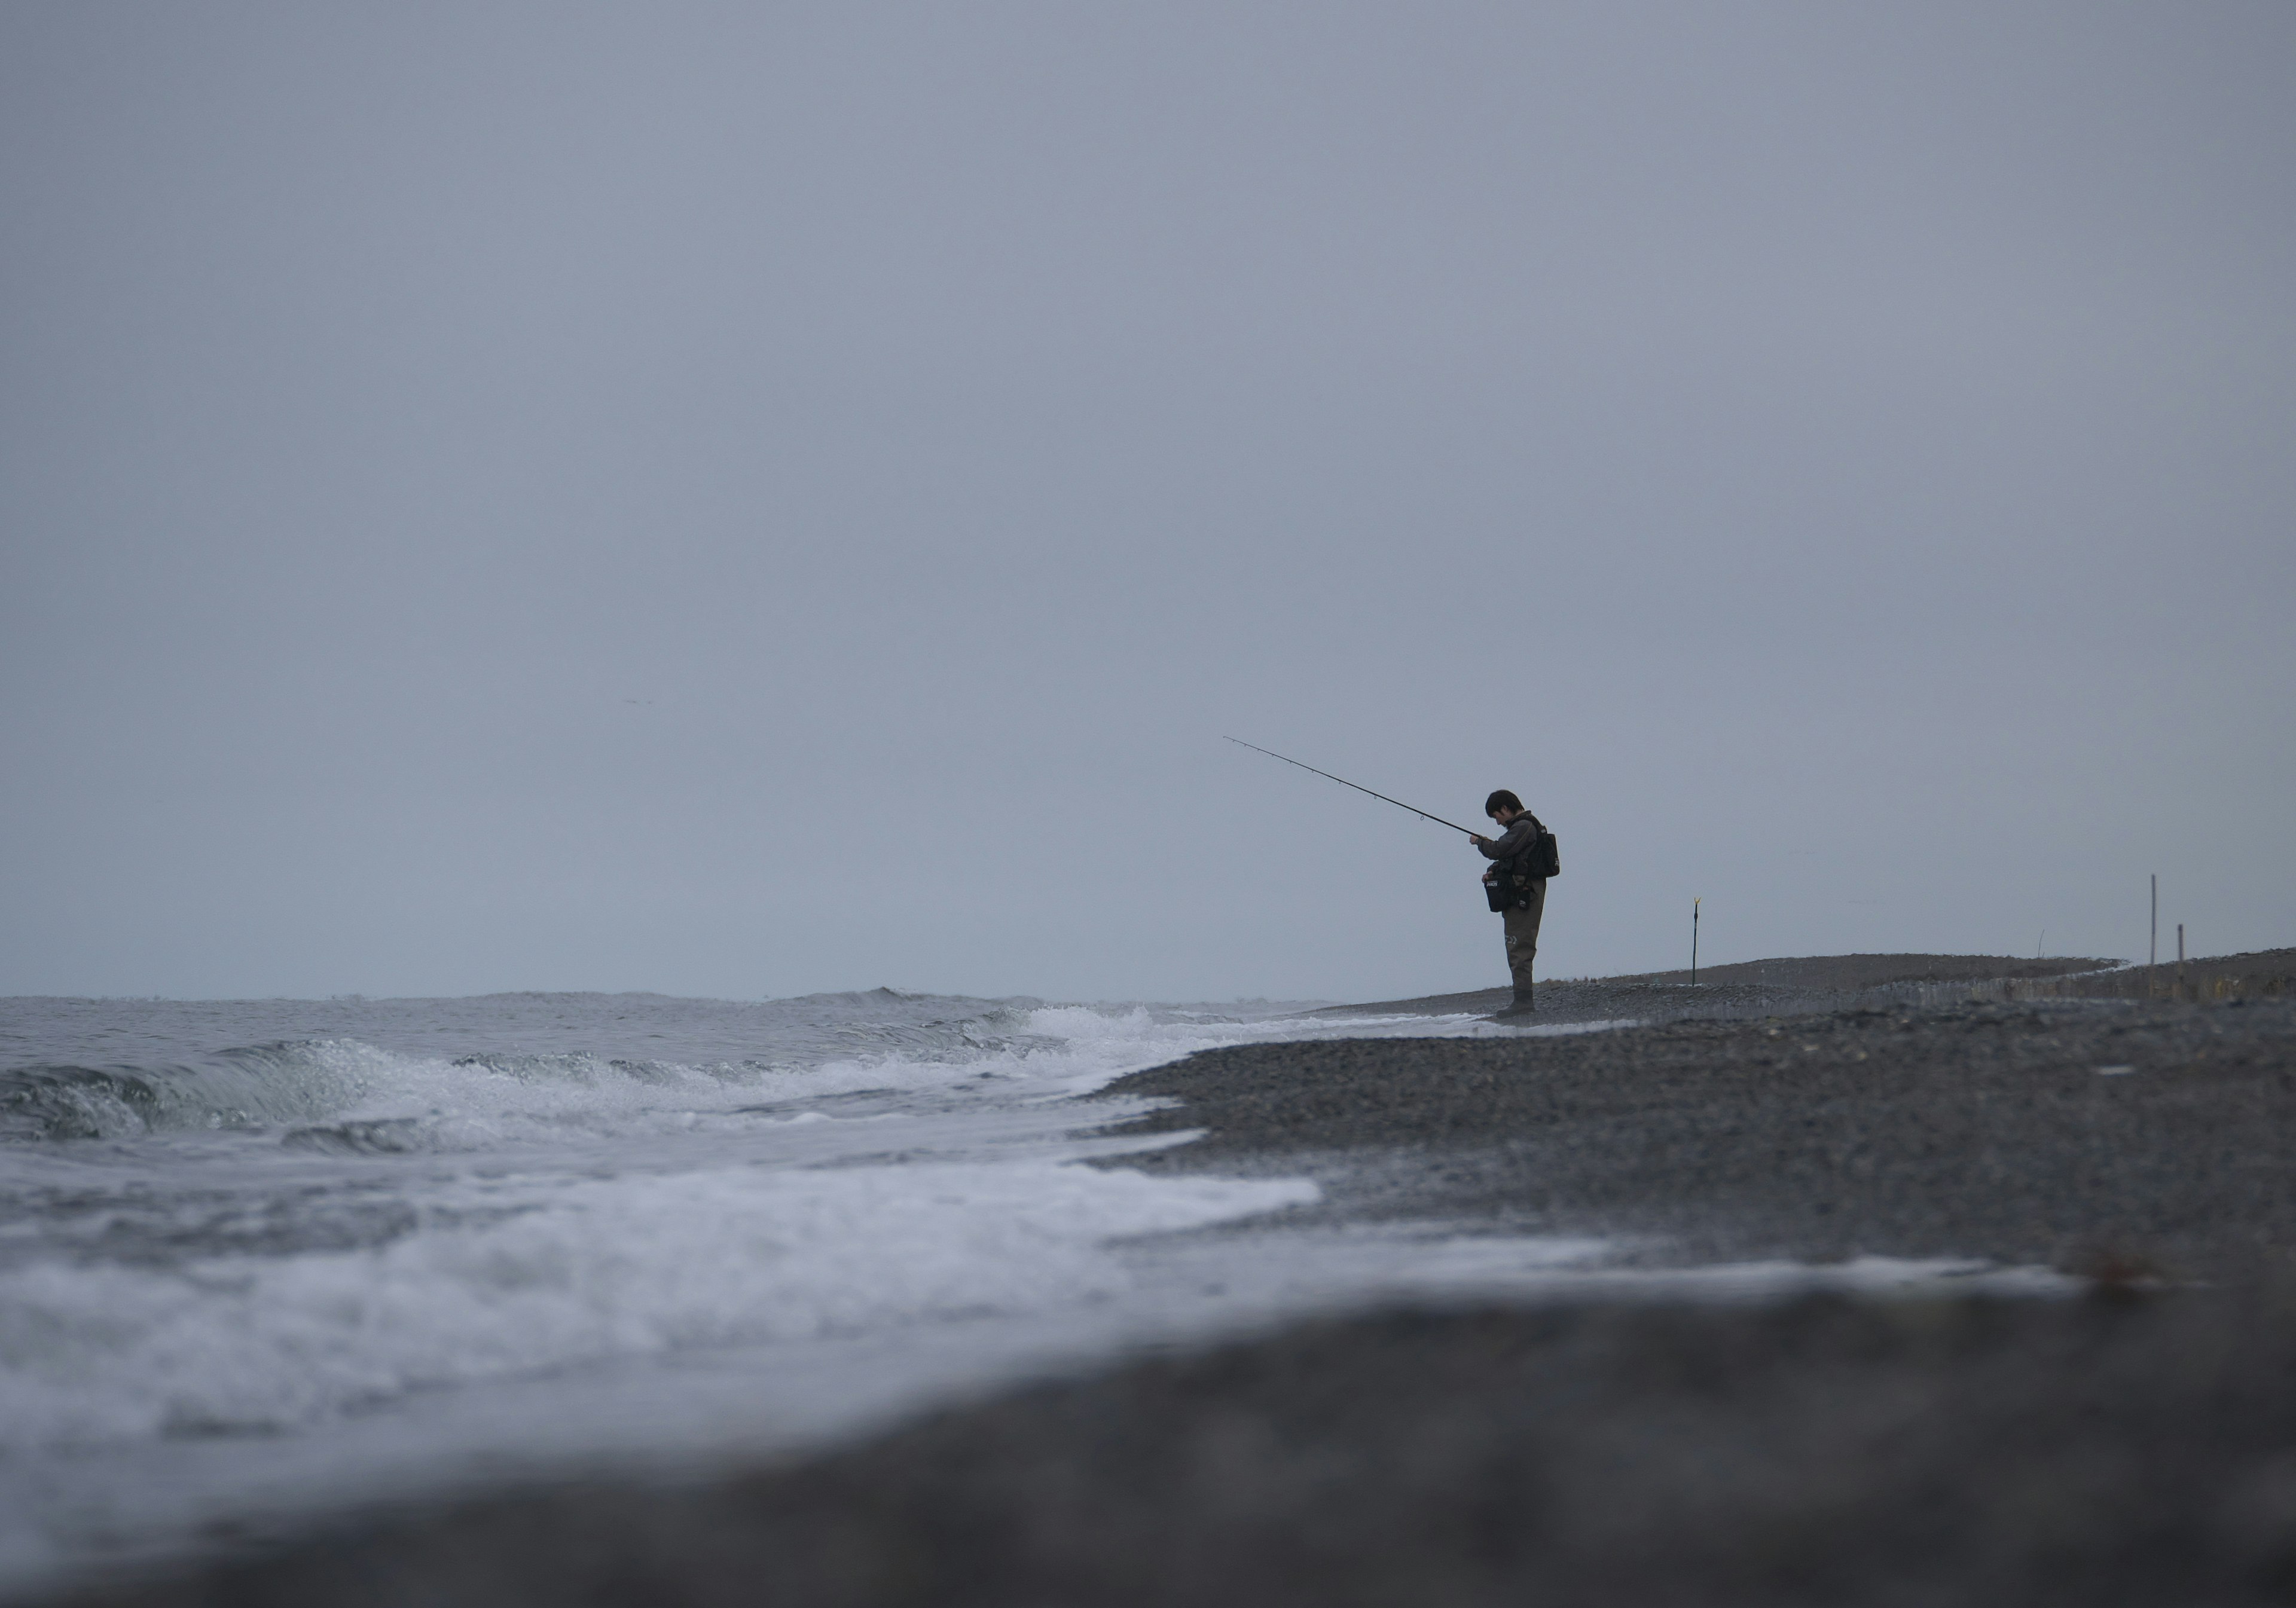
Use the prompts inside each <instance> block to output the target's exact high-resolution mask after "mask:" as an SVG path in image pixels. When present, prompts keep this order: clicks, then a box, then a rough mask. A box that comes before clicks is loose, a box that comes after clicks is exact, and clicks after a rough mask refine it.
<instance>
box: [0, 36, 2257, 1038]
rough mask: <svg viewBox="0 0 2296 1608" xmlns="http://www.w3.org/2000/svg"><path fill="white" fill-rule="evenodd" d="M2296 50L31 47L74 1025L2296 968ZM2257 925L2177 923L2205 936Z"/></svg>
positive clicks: (1817, 44) (466, 40)
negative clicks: (1284, 760)
mask: <svg viewBox="0 0 2296 1608" xmlns="http://www.w3.org/2000/svg"><path fill="white" fill-rule="evenodd" d="M2292 69H2296V8H2292V7H2291V6H2289V5H2287V4H2284V3H2281V0H2273V3H2271V4H2252V5H2241V4H2156V5H2128V4H2101V3H2095V0H2085V3H2082V4H2061V5H2057V4H2013V3H2010V4H2005V3H2003V0H1986V3H1984V4H1965V5H1955V4H1933V3H1928V0H1924V3H1923V4H1907V5H1903V6H1899V7H1897V8H1894V9H1887V8H1882V7H1877V6H1855V7H1848V6H1840V5H1833V4H1734V5H1728V6H1716V5H1703V4H1677V5H1634V4H1612V3H1609V0H1605V3H1604V4H1584V5H1577V4H1574V5H1539V4H1504V5H1491V6H1446V5H1413V6H1400V5H1382V6H1371V5H1348V4H1336V5H1335V4H1250V5H1238V4H1208V5H1185V4H1154V5H1140V6H1132V7H1117V6H1083V5H1054V4H1043V5H1011V4H950V5H922V4H920V5H914V6H906V7H880V6H873V5H863V4H839V5H834V6H823V7H818V8H811V7H808V8H784V7H772V6H761V5H734V4H726V5H676V4H668V5H665V4H646V5H644V6H638V5H626V6H620V7H585V6H577V5H566V4H550V5H541V4H532V5H488V4H468V3H466V0H456V3H455V4H407V3H406V0H392V3H391V4H372V5H365V6H348V5H329V6H312V5H304V4H276V5H240V4H189V5H175V4H143V5H118V4H29V3H23V4H14V5H11V6H8V7H7V8H5V10H4V11H0V220H4V222H0V228H4V230H5V242H6V245H5V252H4V257H0V410H4V414H0V543H4V546H0V560H4V569H0V755H4V765H0V811H4V841H0V909H4V911H5V915H4V927H0V992H77V993H142V992H161V993H170V994H179V995H244V994H271V993H281V994H328V993H335V992H352V991H358V992H366V993H369V994H382V993H414V992H444V993H462V992H481V991H488V990H495V989H521V988H596V989H622V988H647V989H658V990H662V991H666V992H681V993H714V994H725V995H734V996H755V995H760V994H786V993H794V992H806V991H810V990H816V989H830V988H848V987H867V986H873V985H875V984H881V983H886V984H894V985H895V986H898V987H903V988H912V989H926V990H938V991H956V992H972V993H1000V994H1001V993H1007V992H1031V993H1038V994H1045V995H1052V996H1061V997H1101V998H1115V997H1166V998H1173V997H1185V998H1226V997H1231V996H1235V995H1240V994H1241V995H1259V994H1267V995H1277V996H1287V997H1300V996H1316V997H1326V998H1329V997H1346V996H1353V997H1358V998H1360V997H1365V996H1375V995H1379V994H1383V993H1401V992H1417V991H1422V990H1431V989H1442V988H1459V987H1473V986H1484V985H1491V984H1499V983H1502V982H1503V981H1504V980H1505V968H1504V966H1503V964H1502V961H1501V956H1500V952H1499V951H1500V943H1499V935H1498V931H1497V925H1498V924H1497V918H1494V917H1492V916H1490V915H1489V914H1488V912H1486V911H1484V910H1482V908H1481V902H1480V897H1479V895H1478V893H1477V890H1476V886H1475V881H1474V878H1475V876H1476V874H1477V871H1478V869H1479V867H1480V862H1479V861H1476V860H1475V859H1474V858H1473V856H1472V852H1471V851H1470V850H1469V849H1467V848H1466V847H1465V846H1464V840H1462V839H1460V838H1458V837H1456V836H1455V835H1453V834H1450V833H1447V832H1445V831H1443V830H1442V829H1440V828H1436V827H1432V826H1428V825H1426V824H1424V823H1422V822H1419V821H1416V820H1414V819H1413V818H1411V817H1410V816H1407V815H1405V814H1403V813H1401V812H1398V811H1393V810H1390V809H1388V808H1387V807H1386V806H1384V805H1382V804H1375V803H1374V802H1372V801H1370V800H1368V799H1365V798H1362V797H1360V796H1357V795H1354V794H1349V793H1348V792H1346V791H1344V790H1343V789H1341V788H1334V787H1332V786H1331V785H1330V784H1328V783H1325V782H1321V781H1318V780H1316V779H1314V778H1312V777H1308V776H1306V775H1303V774H1301V773H1300V772H1299V771H1292V770H1289V769H1287V768H1285V767H1283V766H1280V765H1277V764H1276V763H1274V762H1273V761H1270V760H1267V759H1263V758H1260V757H1259V756H1258V755H1252V754H1250V753H1247V752H1245V751H1244V750H1242V749H1240V748H1237V747H1233V746H1231V745H1229V744H1226V743H1224V742H1222V741H1220V740H1219V739H1220V737H1221V735H1222V734H1223V733H1227V732H1233V733H1234V734H1235V735H1237V736H1240V737H1243V738H1248V739H1251V741H1253V742H1257V743H1262V744H1265V745H1267V746H1268V747H1275V748H1278V749H1281V750H1283V751H1284V752H1286V753H1290V754H1294V755H1298V756H1299V757H1300V758H1302V759H1304V760H1307V761H1308V762H1309V763H1314V764H1316V765H1320V766H1322V767H1324V768H1325V769H1328V770H1333V771H1338V772H1339V773H1341V775H1346V776H1350V777H1353V778H1355V779H1357V780H1360V781H1363V782H1365V784H1367V785H1369V786H1372V787H1374V788H1381V789H1382V790H1383V791H1388V792H1392V793H1395V794H1397V795H1398V796H1402V797H1404V798H1406V799H1409V800H1410V801H1411V802H1413V803H1415V804H1419V805H1421V806H1422V807H1423V808H1426V809H1430V810H1432V811H1435V812H1438V813H1440V814H1446V815H1448V816H1450V817H1451V818H1452V819H1454V820H1464V821H1467V822H1470V823H1473V822H1476V821H1479V820H1480V816H1479V815H1478V813H1477V812H1478V810H1479V807H1480V803H1481V800H1482V796H1483V795H1484V794H1485V792H1487V791H1488V789H1490V788H1494V787H1498V786H1507V787H1513V788H1516V789H1517V790H1519V791H1520V792H1521V793H1522V794H1523V796H1525V798H1526V799H1527V800H1529V803H1530V804H1531V806H1532V808H1533V809H1535V810H1536V811H1538V812H1539V813H1540V814H1541V815H1542V816H1543V817H1545V818H1546V820H1547V821H1548V823H1549V824H1550V825H1551V826H1552V827H1553V828H1554V829H1555V830H1556V831H1557V833H1558V834H1559V835H1560V837H1561V840H1562V853H1563V859H1564V875H1563V876H1562V878H1561V879H1559V880H1558V881H1557V882H1556V883H1555V884H1554V887H1553V890H1552V895H1551V898H1550V902H1549V904H1548V910H1547V918H1546V938H1545V943H1544V945H1543V949H1542V963H1543V969H1544V970H1545V971H1546V972H1547V973H1548V974H1550V975H1570V974H1580V973H1592V972H1606V971H1618V970H1626V969H1641V968H1647V967H1661V966H1669V965H1679V964H1681V963H1682V962H1683V960H1684V959H1685V951H1686V949H1687V937H1688V931H1687V929H1688V917H1689V911H1690V902H1691V900H1692V899H1693V896H1699V895H1702V896H1703V897H1704V898H1705V901H1706V905H1705V910H1706V914H1707V924H1706V927H1705V935H1706V937H1705V943H1704V947H1703V950H1702V955H1703V958H1705V959H1710V960H1711V961H1716V962H1719V961H1724V960H1730V959H1750V958H1753V957H1757V956H1761V955H1767V954H1797V953H1800V954H1808V953H1825V952H1833V951H1850V950H1866V951H1874V950H1945V951H2011V952H2018V953H2028V954H2030V953H2031V952H2032V951H2034V949H2035V948H2036V946H2037V945H2038V944H2039V943H2042V942H2043V938H2042V935H2043V932H2044V930H2045V929H2046V945H2047V948H2048V950H2049V951H2050V952H2052V953H2091V954H2108V955H2119V956H2125V957H2136V958H2141V957H2142V955H2143V953H2144V941H2145V877H2146V875H2147V874H2148V873H2150V872H2153V871H2158V872H2159V873H2160V874H2161V882H2162V917H2163V920H2164V923H2172V922H2174V921H2177V920H2183V921H2185V922H2186V923H2188V924H2189V927H2190V931H2191V935H2192V941H2193V943H2194V947H2195V949H2196V950H2197V951H2202V952H2223V951H2231V950H2235V949H2244V948H2256V947H2261V946H2266V945H2276V944H2285V943H2291V942H2296V855H2292V850H2291V847H2290V822H2291V820H2296V742H2292V741H2291V737H2292V733H2291V729H2290V704H2291V698H2290V693H2291V688H2292V686H2296V648H2292V639H2296V632H2292V629H2291V605H2292V601H2296V540H2292V531H2291V517H2292V513H2296V452H2292V445H2296V444H2292V427H2296V405H2292V404H2296V311H2292V290H2291V287H2292V286H2296V143H2292V135H2296V94H2292V93H2291V91H2290V85H2291V82H2292ZM2169 930H2173V929H2169Z"/></svg>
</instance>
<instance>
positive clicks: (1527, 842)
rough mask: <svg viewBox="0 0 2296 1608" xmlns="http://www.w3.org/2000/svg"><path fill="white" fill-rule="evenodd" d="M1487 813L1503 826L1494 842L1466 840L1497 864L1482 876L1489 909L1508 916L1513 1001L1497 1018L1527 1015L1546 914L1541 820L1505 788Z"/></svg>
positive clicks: (1477, 837) (1486, 804)
mask: <svg viewBox="0 0 2296 1608" xmlns="http://www.w3.org/2000/svg"><path fill="white" fill-rule="evenodd" d="M1483 813H1484V814H1486V815H1488V816H1489V817H1490V818H1491V819H1492V820H1495V821H1497V822H1498V823H1499V826H1500V828H1502V830H1501V831H1500V834H1499V836H1498V837H1496V838H1491V837H1484V836H1483V835H1482V834H1481V833H1480V832H1470V833H1468V834H1467V837H1468V838H1469V840H1470V841H1472V843H1473V844H1474V845H1475V847H1476V848H1477V849H1478V850H1480V851H1481V853H1482V856H1483V858H1484V859H1486V860H1488V861H1493V862H1494V863H1493V864H1492V866H1491V868H1490V869H1488V870H1487V871H1485V872H1484V873H1483V884H1484V886H1485V887H1487V888H1488V890H1489V891H1490V902H1491V908H1492V909H1493V910H1501V911H1504V912H1505V918H1506V957H1507V970H1508V971H1509V972H1510V973H1512V974H1513V977H1514V1002H1513V1004H1511V1005H1509V1006H1508V1007H1507V1008H1505V1010H1503V1011H1500V1012H1499V1013H1498V1014H1499V1015H1500V1016H1529V1014H1530V1010H1531V995H1530V963H1531V961H1532V960H1533V959H1536V958H1537V957H1538V918H1539V917H1541V916H1542V915H1544V914H1546V877H1543V876H1540V875H1538V872H1539V871H1541V870H1542V869H1544V866H1545V862H1544V861H1543V860H1542V859H1541V858H1540V856H1539V848H1538V836H1539V826H1538V818H1537V817H1536V816H1534V815H1532V814H1531V813H1530V812H1529V811H1528V810H1526V809H1524V808H1523V807H1522V800H1521V799H1520V798H1517V797H1516V796H1514V795H1513V793H1510V792H1508V791H1507V790H1506V789H1505V788H1500V789H1499V790H1498V791H1497V792H1496V793H1494V794H1492V795H1491V796H1489V797H1488V798H1486V799H1485V800H1483Z"/></svg>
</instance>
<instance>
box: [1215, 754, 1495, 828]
mask: <svg viewBox="0 0 2296 1608" xmlns="http://www.w3.org/2000/svg"><path fill="white" fill-rule="evenodd" d="M1227 740H1228V741H1230V742H1232V743H1234V744H1236V745H1237V746H1238V747H1245V748H1249V749H1251V751H1252V752H1253V753H1254V754H1265V755H1267V757H1268V758H1270V759H1282V760H1283V763H1285V764H1287V765H1300V769H1301V770H1302V771H1316V767H1315V766H1313V765H1307V764H1300V762H1299V761H1298V760H1296V759H1284V757H1283V755H1281V754H1278V753H1277V752H1276V751H1275V749H1273V748H1263V747H1260V746H1259V744H1258V743H1248V742H1245V741H1244V740H1243V739H1242V738H1240V737H1231V738H1229V739H1227ZM1316 775H1318V776H1320V777H1322V778H1323V779H1324V780H1325V781H1335V782H1337V783H1339V784H1340V786H1341V787H1343V788H1354V789H1355V790H1356V791H1357V792H1358V793H1371V789H1370V788H1366V787H1365V786H1364V785H1363V784H1362V783H1360V782H1353V781H1349V780H1348V779H1347V778H1346V777H1344V776H1334V775H1333V774H1332V773H1331V772H1330V771H1316ZM1371 796H1373V797H1374V798H1376V799H1378V800H1379V801H1380V802H1381V803H1382V804H1393V805H1394V806H1395V807H1396V808H1397V809H1398V810H1409V811H1410V812H1412V813H1413V814H1414V815H1416V816H1418V817H1419V818H1420V819H1422V820H1431V821H1433V822H1434V823H1435V824H1436V825H1437V826H1439V827H1448V828H1451V829H1452V830H1453V831H1454V832H1464V833H1466V835H1467V836H1468V837H1480V836H1482V834H1481V833H1480V832H1477V831H1476V830H1475V829H1474V828H1472V827H1463V826H1461V825H1460V824H1459V823H1458V822H1457V821H1456V820H1444V819H1443V818H1442V817H1441V816H1440V815H1430V814H1428V813H1427V812H1426V811H1424V810H1423V809H1420V808H1418V807H1417V806H1415V805H1413V804H1406V803H1404V802H1403V800H1401V799H1399V798H1390V797H1389V796H1387V795H1386V794H1384V793H1371Z"/></svg>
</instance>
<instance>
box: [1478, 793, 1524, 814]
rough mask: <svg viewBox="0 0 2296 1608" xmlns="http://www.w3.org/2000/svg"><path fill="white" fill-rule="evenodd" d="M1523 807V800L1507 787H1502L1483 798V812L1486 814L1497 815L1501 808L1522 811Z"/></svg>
mask: <svg viewBox="0 0 2296 1608" xmlns="http://www.w3.org/2000/svg"><path fill="white" fill-rule="evenodd" d="M1521 808H1522V800H1521V799H1520V798H1517V797H1516V796H1514V795H1513V794H1512V793H1510V792H1508V791H1507V790H1506V789H1505V788H1500V789H1499V790H1498V791H1497V792H1496V793H1494V794H1492V795H1491V796H1489V797H1488V798H1486V799H1485V800H1483V813H1484V814H1486V815H1496V814H1497V813H1498V812H1500V811H1501V810H1515V811H1520V810H1521Z"/></svg>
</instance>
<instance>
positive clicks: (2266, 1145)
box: [1108, 1000, 2296, 1281]
mask: <svg viewBox="0 0 2296 1608" xmlns="http://www.w3.org/2000/svg"><path fill="white" fill-rule="evenodd" d="M2116 1069H2118V1070H2116ZM2292 1090H2296V1001H2287V1000H2267V1001H2259V1002H2253V1003H2242V1004H2235V1005H2230V1006H2222V1007H2200V1006H2191V1005H2176V1004H2165V1003H2162V1004H2149V1005H2140V1004H2136V1003H2126V1004H2124V1003H2111V1002H2095V1003H2091V1002H2086V1001H2083V1002H2054V1001H2053V1002H2046V1003H2039V1004H2033V1005H2016V1006H2009V1005H1988V1006H1964V1007H1959V1008H1952V1009H1941V1010H1940V1009H1932V1010H1915V1009H1897V1010H1874V1009H1865V1010H1854V1011H1844V1012H1837V1013H1835V1014H1833V1015H1831V1016H1801V1017H1792V1018H1776V1019H1766V1020H1755V1021H1678V1022H1673V1023H1668V1024H1661V1025H1657V1026H1652V1027H1644V1028H1634V1029H1628V1030H1623V1031H1616V1032H1605V1033H1576V1034H1569V1035H1563V1036H1557V1037H1536V1038H1534V1037H1519V1038H1507V1039H1498V1040H1493V1039H1420V1040H1392V1039H1382V1040H1372V1039H1357V1040H1341V1041H1330V1042H1322V1043H1307V1044H1269V1045H1251V1046H1242V1047H1239V1048H1235V1049H1218V1050H1210V1051H1207V1052H1205V1053H1203V1054H1201V1055H1197V1056H1193V1057H1189V1058H1188V1059H1186V1060H1185V1061H1180V1062H1177V1063H1175V1064H1173V1065H1169V1066H1162V1067H1158V1068H1156V1069H1154V1070H1152V1071H1149V1072H1144V1073H1137V1074H1136V1075H1134V1076H1132V1077H1129V1078H1126V1079H1124V1080H1122V1081H1120V1082H1118V1083H1116V1084H1114V1085H1112V1086H1111V1089H1110V1090H1108V1092H1109V1093H1110V1094H1111V1095H1125V1096H1141V1095H1147V1096H1154V1097H1160V1098H1164V1099H1168V1100H1170V1101H1172V1102H1174V1103H1173V1104H1172V1105H1171V1106H1169V1108H1167V1109H1165V1110H1162V1111H1159V1112H1157V1113H1155V1114H1152V1115H1150V1116H1148V1117H1146V1118H1144V1119H1143V1120H1142V1121H1141V1122H1138V1123H1137V1124H1136V1125H1135V1126H1136V1130H1141V1131H1150V1132H1155V1131H1173V1130H1188V1129H1197V1128H1202V1129H1206V1130H1208V1131H1207V1132H1206V1133H1205V1134H1204V1136H1203V1137H1202V1138H1201V1139H1197V1140H1195V1141H1194V1142H1193V1143H1190V1144H1187V1145H1183V1146H1180V1147H1176V1148H1173V1149H1170V1150H1166V1151H1161V1152H1157V1153H1154V1154H1152V1155H1147V1156H1144V1157H1136V1158H1132V1159H1129V1160H1128V1161H1126V1162H1125V1163H1123V1164H1125V1165H1128V1166H1136V1167H1142V1168H1145V1169H1149V1170H1185V1171H1226V1172H1272V1173H1291V1174H1298V1173H1301V1172H1305V1173H1307V1174H1308V1176H1311V1177H1314V1178H1316V1179H1317V1180H1318V1181H1319V1182H1320V1183H1322V1184H1323V1185H1324V1190H1325V1196H1326V1204H1325V1206H1324V1211H1325V1212H1327V1213H1328V1214H1331V1215H1333V1216H1336V1217H1342V1218H1363V1217H1429V1218H1440V1219H1447V1220H1458V1221H1483V1222H1488V1224H1490V1225H1491V1226H1493V1227H1495V1228H1505V1229H1507V1230H1509V1231H1517V1232H1549V1233H1556V1234H1572V1235H1581V1234H1597V1235H1603V1234H1609V1235H1619V1236H1623V1237H1633V1238H1636V1239H1640V1240H1643V1241H1645V1242H1648V1243H1647V1244H1646V1245H1644V1246H1643V1247H1642V1248H1641V1249H1640V1250H1638V1251H1637V1252H1636V1256H1635V1260H1637V1261H1644V1262H1651V1261H1668V1262H1702V1261H1718V1260H1734V1259H1742V1258H1750V1257H1768V1256H1791V1257H1799V1258H1804V1259H1816V1260H1829V1259H1834V1258H1840V1257H1845V1256H1849V1255H1854V1254H1857V1253H1860V1252H1864V1253H1874V1254H1882V1255H1898V1256H1948V1255H1961V1256H1980V1257H1986V1258H1989V1259H1991V1260H1993V1261H2002V1262H2013V1263H2022V1262H2041V1263H2046V1264H2047V1265H2050V1266H2054V1267H2060V1268H2065V1269H2073V1270H2079V1269H2085V1268H2088V1267H2093V1266H2102V1265H2106V1264H2108V1263H2112V1264H2120V1265H2131V1266H2134V1265H2144V1266H2150V1267H2153V1268H2155V1269H2158V1270H2159V1271H2160V1272H2161V1273H2162V1274H2164V1275H2166V1276H2168V1277H2171V1278H2177V1279H2209V1280H2215V1281H2223V1280H2229V1279H2242V1278H2249V1277H2260V1276H2263V1275H2265V1274H2267V1273H2269V1272H2273V1271H2276V1270H2278V1269H2286V1268H2292V1266H2296V1098H2292Z"/></svg>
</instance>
